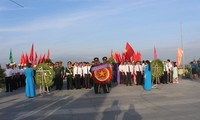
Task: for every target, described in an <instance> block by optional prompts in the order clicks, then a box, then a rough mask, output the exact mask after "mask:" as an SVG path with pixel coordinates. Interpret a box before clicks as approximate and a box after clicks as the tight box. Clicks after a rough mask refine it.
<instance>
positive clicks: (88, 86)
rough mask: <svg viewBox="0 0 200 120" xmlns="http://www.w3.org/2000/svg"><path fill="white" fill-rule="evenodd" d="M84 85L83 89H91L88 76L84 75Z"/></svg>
mask: <svg viewBox="0 0 200 120" xmlns="http://www.w3.org/2000/svg"><path fill="white" fill-rule="evenodd" d="M84 83H85V88H86V89H87V88H91V86H90V74H85V79H84Z"/></svg>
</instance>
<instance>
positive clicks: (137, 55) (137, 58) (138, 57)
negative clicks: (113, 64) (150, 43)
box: [134, 52, 141, 61]
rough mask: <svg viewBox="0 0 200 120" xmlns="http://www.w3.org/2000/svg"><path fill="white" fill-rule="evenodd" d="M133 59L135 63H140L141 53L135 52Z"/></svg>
mask: <svg viewBox="0 0 200 120" xmlns="http://www.w3.org/2000/svg"><path fill="white" fill-rule="evenodd" d="M134 59H135V61H141V53H140V52H137V53H136V55H135V58H134Z"/></svg>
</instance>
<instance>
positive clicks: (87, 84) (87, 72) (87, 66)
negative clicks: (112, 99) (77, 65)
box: [83, 62, 91, 89]
mask: <svg viewBox="0 0 200 120" xmlns="http://www.w3.org/2000/svg"><path fill="white" fill-rule="evenodd" d="M90 68H91V66H90V64H89V63H88V62H87V63H84V64H83V78H84V86H85V88H86V89H88V88H89V89H90V88H91V86H90V78H91V72H90Z"/></svg>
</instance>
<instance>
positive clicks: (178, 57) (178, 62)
mask: <svg viewBox="0 0 200 120" xmlns="http://www.w3.org/2000/svg"><path fill="white" fill-rule="evenodd" d="M182 57H183V50H182V49H181V48H178V53H177V61H176V63H177V67H179V66H180V64H181V59H182Z"/></svg>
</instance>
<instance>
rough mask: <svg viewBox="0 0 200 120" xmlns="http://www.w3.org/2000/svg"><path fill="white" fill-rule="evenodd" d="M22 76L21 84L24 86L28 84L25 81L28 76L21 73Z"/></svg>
mask: <svg viewBox="0 0 200 120" xmlns="http://www.w3.org/2000/svg"><path fill="white" fill-rule="evenodd" d="M21 76H22V77H21V79H22V82H21V85H22V86H23V87H24V86H25V85H26V82H25V80H26V77H25V75H21Z"/></svg>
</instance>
